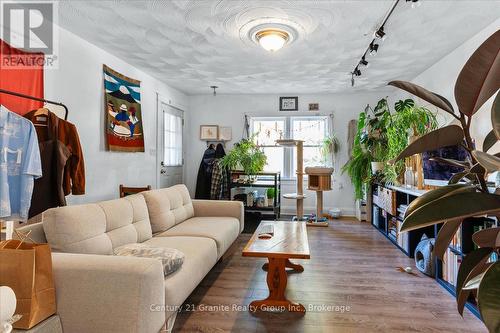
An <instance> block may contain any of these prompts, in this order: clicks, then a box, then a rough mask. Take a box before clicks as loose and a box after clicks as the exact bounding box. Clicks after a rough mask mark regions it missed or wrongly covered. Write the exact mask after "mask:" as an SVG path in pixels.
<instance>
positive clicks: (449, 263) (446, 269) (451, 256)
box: [441, 249, 462, 286]
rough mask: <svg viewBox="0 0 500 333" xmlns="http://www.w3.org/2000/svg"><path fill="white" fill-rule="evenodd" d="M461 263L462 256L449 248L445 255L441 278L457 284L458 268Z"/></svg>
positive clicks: (454, 284)
mask: <svg viewBox="0 0 500 333" xmlns="http://www.w3.org/2000/svg"><path fill="white" fill-rule="evenodd" d="M461 263H462V256H460V255H457V254H455V253H453V252H452V251H451V250H450V249H448V250H447V251H446V253H445V255H444V256H443V262H442V270H441V271H442V276H441V278H442V279H443V280H444V281H446V282H448V283H449V284H451V285H453V286H456V284H457V275H458V269H459V268H460V264H461Z"/></svg>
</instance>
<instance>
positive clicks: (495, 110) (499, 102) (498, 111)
mask: <svg viewBox="0 0 500 333" xmlns="http://www.w3.org/2000/svg"><path fill="white" fill-rule="evenodd" d="M491 124H492V125H493V131H494V132H495V135H496V137H497V139H498V140H500V93H498V94H497V97H495V100H494V101H493V106H492V107H491Z"/></svg>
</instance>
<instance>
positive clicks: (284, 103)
mask: <svg viewBox="0 0 500 333" xmlns="http://www.w3.org/2000/svg"><path fill="white" fill-rule="evenodd" d="M298 110H299V97H297V96H293V97H280V111H298Z"/></svg>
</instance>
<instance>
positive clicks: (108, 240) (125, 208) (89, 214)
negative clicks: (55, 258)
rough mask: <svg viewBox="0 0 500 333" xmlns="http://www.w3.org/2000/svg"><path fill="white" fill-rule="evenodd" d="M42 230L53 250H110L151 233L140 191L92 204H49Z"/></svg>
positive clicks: (145, 238)
mask: <svg viewBox="0 0 500 333" xmlns="http://www.w3.org/2000/svg"><path fill="white" fill-rule="evenodd" d="M42 223H43V230H44V232H45V236H46V238H47V241H48V243H49V244H50V246H51V248H52V249H53V250H54V251H60V252H70V253H86V254H113V249H114V248H115V247H118V246H121V245H124V244H129V243H138V242H143V241H145V240H147V239H149V238H151V237H152V231H151V225H150V223H149V214H148V208H147V206H146V201H145V200H144V197H142V195H140V194H136V195H132V196H128V197H125V198H122V199H116V200H109V201H102V202H99V203H95V204H88V205H75V206H66V207H58V208H52V209H49V210H47V211H45V212H44V213H43V217H42Z"/></svg>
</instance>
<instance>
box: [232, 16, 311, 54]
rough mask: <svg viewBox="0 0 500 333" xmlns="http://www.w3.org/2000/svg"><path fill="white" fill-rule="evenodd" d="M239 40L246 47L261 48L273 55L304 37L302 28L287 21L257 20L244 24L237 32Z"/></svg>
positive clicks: (275, 19)
mask: <svg viewBox="0 0 500 333" xmlns="http://www.w3.org/2000/svg"><path fill="white" fill-rule="evenodd" d="M239 35H240V39H241V41H242V42H243V43H245V44H246V45H248V46H251V47H255V46H259V47H262V48H263V49H264V50H266V51H268V52H269V53H274V52H276V51H278V50H279V49H281V48H283V47H284V46H289V45H291V44H292V43H294V42H295V41H297V40H299V39H300V38H304V36H306V31H305V30H304V28H303V27H302V26H301V25H300V24H298V23H297V22H294V21H292V20H289V19H281V18H280V19H278V18H271V17H265V18H259V19H255V20H251V21H249V22H247V23H245V24H244V25H243V26H242V27H241V28H240V31H239Z"/></svg>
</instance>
